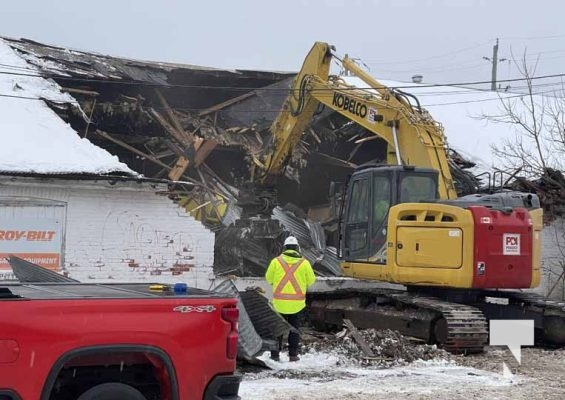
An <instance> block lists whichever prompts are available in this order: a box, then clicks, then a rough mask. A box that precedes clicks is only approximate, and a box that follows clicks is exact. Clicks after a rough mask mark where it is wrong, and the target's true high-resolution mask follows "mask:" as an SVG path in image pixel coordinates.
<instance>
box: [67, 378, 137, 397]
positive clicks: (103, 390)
mask: <svg viewBox="0 0 565 400" xmlns="http://www.w3.org/2000/svg"><path fill="white" fill-rule="evenodd" d="M77 400H147V399H146V398H145V396H144V395H143V394H142V393H141V392H140V391H139V390H137V389H136V388H134V387H131V386H129V385H124V384H123V383H116V382H112V383H103V384H101V385H96V386H94V387H92V388H90V389H88V390H87V391H86V392H84V393H83V394H81V395H80V396H79V398H78V399H77Z"/></svg>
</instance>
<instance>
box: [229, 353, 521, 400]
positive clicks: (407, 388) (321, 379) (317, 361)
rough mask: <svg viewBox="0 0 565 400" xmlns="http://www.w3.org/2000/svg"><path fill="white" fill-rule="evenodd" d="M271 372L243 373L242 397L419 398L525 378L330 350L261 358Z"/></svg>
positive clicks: (270, 399) (444, 363)
mask: <svg viewBox="0 0 565 400" xmlns="http://www.w3.org/2000/svg"><path fill="white" fill-rule="evenodd" d="M260 359H261V360H263V361H264V362H265V363H266V364H267V365H268V366H269V367H271V368H272V370H269V371H263V372H260V373H247V374H245V375H244V379H243V382H242V384H241V387H240V392H239V393H240V396H241V398H242V400H279V399H280V400H282V399H285V400H288V399H295V400H298V399H308V400H318V399H320V400H321V399H333V400H338V399H344V400H345V399H347V400H354V399H373V398H384V397H388V398H397V396H401V395H402V396H407V397H411V396H414V398H420V396H422V395H432V396H433V395H435V394H441V393H444V392H449V391H452V390H455V389H456V390H461V391H465V390H480V389H484V390H486V391H488V390H489V389H491V388H510V387H512V386H513V385H516V384H519V383H520V382H521V381H522V378H517V377H513V378H507V377H503V376H502V375H501V374H498V373H494V372H488V371H482V370H478V369H474V368H469V367H461V366H457V365H456V364H455V363H453V362H451V361H446V360H433V361H416V362H414V363H412V364H410V365H408V366H404V367H395V368H388V369H384V368H372V367H359V366H357V365H355V364H353V363H351V362H347V361H345V360H344V359H342V358H340V357H336V356H335V355H333V354H330V353H323V352H315V353H309V354H305V355H303V356H301V360H300V361H298V362H296V363H290V362H288V358H287V357H285V356H284V354H281V362H274V361H272V360H270V359H269V358H268V353H265V354H264V355H263V356H261V357H260Z"/></svg>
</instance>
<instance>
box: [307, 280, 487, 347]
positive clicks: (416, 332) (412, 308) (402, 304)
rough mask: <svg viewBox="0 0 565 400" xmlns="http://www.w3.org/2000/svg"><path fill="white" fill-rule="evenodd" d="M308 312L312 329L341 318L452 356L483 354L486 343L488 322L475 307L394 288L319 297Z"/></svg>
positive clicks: (341, 320) (336, 323)
mask: <svg viewBox="0 0 565 400" xmlns="http://www.w3.org/2000/svg"><path fill="white" fill-rule="evenodd" d="M312 300H313V301H311V302H310V306H309V311H310V319H311V322H313V323H314V325H315V326H320V327H321V326H323V325H324V324H325V325H326V326H335V327H337V328H338V329H339V327H341V326H342V324H343V320H344V319H349V320H350V321H351V322H352V323H353V324H354V325H355V326H356V327H357V328H360V329H367V328H374V329H384V328H388V329H393V330H397V331H399V332H400V333H402V334H404V335H408V336H413V337H417V338H420V339H422V340H424V341H426V342H428V343H437V344H438V345H439V346H441V347H443V348H444V349H446V350H447V351H449V352H452V353H459V354H460V353H479V352H482V351H483V349H484V346H485V345H486V344H487V341H488V329H487V319H486V318H485V316H484V315H483V313H482V311H481V310H480V309H478V308H476V307H473V306H470V305H466V304H460V303H453V302H450V301H446V300H442V299H440V298H437V297H431V296H425V295H421V294H415V293H407V292H404V291H397V290H374V291H373V290H351V291H343V292H341V293H340V296H338V295H337V293H336V292H334V294H333V296H332V295H328V294H327V293H326V294H321V295H320V296H319V297H317V298H315V299H312Z"/></svg>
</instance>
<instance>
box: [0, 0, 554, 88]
mask: <svg viewBox="0 0 565 400" xmlns="http://www.w3.org/2000/svg"><path fill="white" fill-rule="evenodd" d="M564 15H565V2H561V1H558V0H536V1H532V0H498V1H495V0H484V1H481V0H450V1H449V0H427V1H426V0H388V1H384V0H382V1H378V0H372V1H371V0H365V1H362V0H333V1H331V0H317V1H315V0H283V1H269V0H223V1H220V0H195V1H190V0H159V1H157V0H135V1H134V0H93V1H80V0H49V1H47V0H4V1H2V9H1V11H0V35H2V36H8V37H16V38H20V37H21V38H28V39H33V40H36V41H39V42H44V43H49V44H53V45H58V46H63V47H72V48H76V49H81V50H87V51H96V52H101V53H105V54H111V55H115V56H122V57H128V58H136V59H145V60H155V61H169V62H180V63H188V64H197V65H204V66H212V67H219V68H242V69H261V70H283V71H296V70H298V69H299V68H300V65H301V63H302V60H303V58H304V56H305V55H306V53H307V52H308V50H309V49H310V47H311V46H312V44H313V42H314V41H316V40H320V41H326V42H329V43H331V44H334V45H335V46H336V47H337V51H338V53H340V54H345V53H348V54H349V55H351V56H353V57H359V58H360V59H361V60H362V61H363V62H364V63H365V64H366V65H367V66H368V67H369V69H370V71H371V74H372V75H373V76H375V77H376V78H377V79H378V78H381V79H396V80H403V81H409V80H410V77H411V76H412V75H413V74H416V73H420V74H422V75H423V76H424V81H425V82H434V83H448V82H467V81H478V80H490V76H491V64H490V62H489V61H487V60H483V59H482V57H483V56H488V57H491V56H492V46H493V44H494V42H495V39H496V38H497V37H498V38H500V50H499V57H501V58H503V57H505V58H510V57H511V56H512V54H511V51H512V52H513V54H514V56H515V57H517V58H521V57H522V56H523V54H524V49H525V48H526V47H527V50H528V56H529V58H530V60H532V61H533V60H534V59H535V58H536V57H538V55H539V65H538V68H537V72H536V74H537V75H547V74H559V73H562V72H565V71H564V69H563V68H562V65H563V61H565V24H564V23H563V17H564ZM542 37H543V38H542ZM517 76H518V71H517V69H516V68H515V67H514V66H512V65H511V64H509V63H508V62H501V63H499V73H498V78H499V79H508V78H513V77H517ZM553 82H555V79H553Z"/></svg>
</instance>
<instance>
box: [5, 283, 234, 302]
mask: <svg viewBox="0 0 565 400" xmlns="http://www.w3.org/2000/svg"><path fill="white" fill-rule="evenodd" d="M155 284H157V283H108V284H91V283H33V284H29V283H28V284H19V283H14V284H2V285H0V300H7V299H29V300H56V299H85V298H92V299H141V298H155V297H158V298H163V297H175V298H201V297H206V298H211V297H212V298H226V297H233V296H231V295H229V294H225V293H215V292H211V291H207V290H203V289H196V288H191V287H189V288H188V290H187V293H183V294H175V293H174V292H173V290H172V288H171V289H170V290H168V291H152V290H150V289H149V287H150V286H151V285H155Z"/></svg>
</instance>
